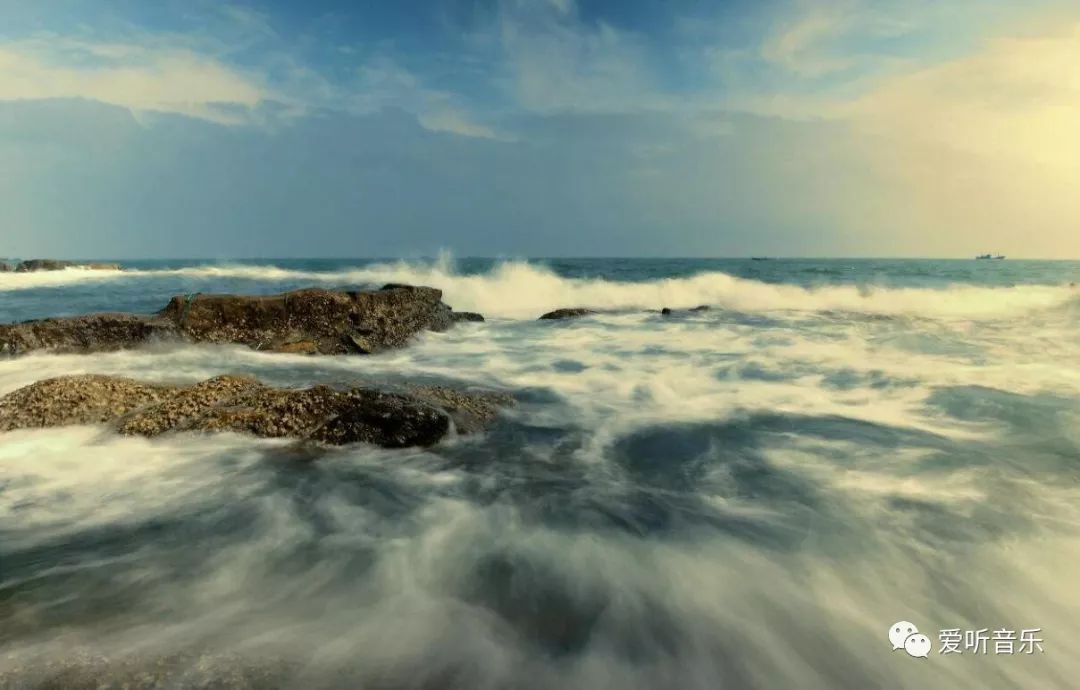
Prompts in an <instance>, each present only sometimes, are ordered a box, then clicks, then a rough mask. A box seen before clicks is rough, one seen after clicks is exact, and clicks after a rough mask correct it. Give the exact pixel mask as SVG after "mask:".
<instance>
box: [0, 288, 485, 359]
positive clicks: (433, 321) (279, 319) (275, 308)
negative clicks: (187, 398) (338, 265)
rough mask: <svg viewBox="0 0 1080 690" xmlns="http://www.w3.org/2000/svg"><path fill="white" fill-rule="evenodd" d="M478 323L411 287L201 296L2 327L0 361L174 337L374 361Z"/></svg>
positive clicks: (432, 293) (435, 294) (437, 296)
mask: <svg viewBox="0 0 1080 690" xmlns="http://www.w3.org/2000/svg"><path fill="white" fill-rule="evenodd" d="M477 317H479V318H480V319H483V317H481V316H480V315H479V314H475V315H473V314H468V313H465V314H462V315H460V316H459V315H455V314H454V312H453V311H452V310H451V309H450V307H448V306H446V305H445V304H443V302H442V292H441V291H439V290H436V289H434V288H429V287H412V286H408V285H401V286H398V285H394V286H387V287H384V288H383V289H381V290H366V291H349V292H347V291H337V290H324V289H320V288H311V289H307V290H297V291H295V292H287V293H284V294H280V295H265V296H247V295H201V294H198V295H187V296H177V297H174V298H172V300H170V302H169V304H168V305H167V306H166V307H165V309H163V310H162V311H161V312H159V313H158V314H156V315H153V316H139V315H134V314H91V315H88V316H77V317H69V318H58V319H43V320H40V321H27V322H23V323H17V324H9V325H0V354H5V353H6V354H23V353H26V352H31V351H34V350H42V349H49V350H55V351H60V352H94V351H102V350H117V349H123V348H128V347H135V346H138V345H140V344H142V343H145V342H147V341H148V340H151V339H155V338H169V337H171V338H180V339H185V340H189V341H193V342H206V343H237V344H243V345H247V346H248V347H251V348H254V349H257V350H266V351H271V352H289V353H304V354H315V353H319V354H347V353H363V354H370V353H374V352H379V351H381V350H385V349H389V348H395V347H401V346H403V345H405V344H406V343H407V342H408V341H409V339H410V338H412V337H413V336H414V335H416V334H417V333H419V332H421V331H424V330H432V331H443V330H446V329H448V328H450V327H451V326H453V324H454V323H455V322H456V321H458V320H475V318H477Z"/></svg>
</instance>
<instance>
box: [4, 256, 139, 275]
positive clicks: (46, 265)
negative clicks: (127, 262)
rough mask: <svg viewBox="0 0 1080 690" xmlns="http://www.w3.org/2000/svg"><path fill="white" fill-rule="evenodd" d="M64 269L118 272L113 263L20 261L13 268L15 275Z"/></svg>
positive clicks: (46, 260)
mask: <svg viewBox="0 0 1080 690" xmlns="http://www.w3.org/2000/svg"><path fill="white" fill-rule="evenodd" d="M66 268H82V269H89V270H96V271H119V270H120V264H113V263H93V262H92V263H77V262H74V261H59V260H57V259H29V260H27V261H21V262H19V264H18V265H17V266H15V272H16V273H32V272H35V271H62V270H64V269H66Z"/></svg>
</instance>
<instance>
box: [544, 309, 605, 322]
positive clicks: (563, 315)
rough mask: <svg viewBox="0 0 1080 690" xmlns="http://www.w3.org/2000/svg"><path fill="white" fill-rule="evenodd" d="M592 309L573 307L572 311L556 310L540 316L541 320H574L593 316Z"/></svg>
mask: <svg viewBox="0 0 1080 690" xmlns="http://www.w3.org/2000/svg"><path fill="white" fill-rule="evenodd" d="M595 313H596V312H595V311H593V310H592V309H585V308H584V307H575V308H572V309H556V310H555V311H549V312H548V313H546V314H544V315H543V316H541V317H540V318H541V319H574V318H577V317H579V316H588V315H589V314H595Z"/></svg>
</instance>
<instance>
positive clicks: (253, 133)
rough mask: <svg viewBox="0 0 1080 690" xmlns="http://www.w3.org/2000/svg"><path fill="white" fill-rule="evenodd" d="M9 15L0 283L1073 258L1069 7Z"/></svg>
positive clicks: (153, 8) (856, 4) (606, 0)
mask: <svg viewBox="0 0 1080 690" xmlns="http://www.w3.org/2000/svg"><path fill="white" fill-rule="evenodd" d="M1070 5H1072V6H1071V7H1070ZM0 18H2V21H0V255H5V254H6V255H10V256H30V255H55V256H75V257H118V258H124V257H137V256H163V257H164V256H190V257H230V256H244V257H258V256H267V257H270V256H371V255H377V256H387V255H402V256H415V255H431V254H434V253H435V252H437V251H438V250H440V249H449V250H451V251H453V252H455V253H456V254H458V255H503V256H524V255H533V256H536V255H542V256H556V255H564V256H565V255H642V256H665V255H666V256H673V255H674V256H694V255H713V256H721V255H729V256H740V255H757V254H776V255H818V256H822V255H863V256H887V255H908V256H968V255H971V254H973V253H981V252H983V251H997V252H1005V253H1008V254H1010V255H1027V256H1047V257H1054V256H1063V257H1068V256H1072V257H1078V256H1080V201H1078V200H1077V199H1076V198H1075V197H1077V196H1080V195H1077V194H1075V190H1076V189H1078V188H1080V160H1078V159H1080V156H1076V155H1075V152H1076V151H1078V150H1080V76H1078V75H1080V8H1077V7H1075V3H1065V2H1054V1H1051V0H1035V1H1033V2H1025V3H1018V2H1001V1H1000V0H942V1H930V0H907V1H905V2H901V1H898V0H822V1H811V0H787V1H770V0H764V1H759V2H751V1H746V0H740V1H737V2H704V1H702V0H673V1H671V2H640V1H637V0H630V1H624V2H617V1H615V0H506V1H501V0H449V1H447V2H421V1H420V0H404V1H402V2H394V3H390V2H379V3H375V2H371V3H356V2H346V1H345V0H314V1H309V2H289V1H286V0H273V1H269V0H265V1H263V2H246V3H221V2H209V1H204V0H194V1H192V0H188V1H186V2H180V1H175V2H174V1H171V0H162V1H160V2H144V1H141V0H100V1H99V2H95V3H93V4H91V3H86V2H76V1H74V0H42V1H40V2H36V3H26V2H22V1H21V0H0Z"/></svg>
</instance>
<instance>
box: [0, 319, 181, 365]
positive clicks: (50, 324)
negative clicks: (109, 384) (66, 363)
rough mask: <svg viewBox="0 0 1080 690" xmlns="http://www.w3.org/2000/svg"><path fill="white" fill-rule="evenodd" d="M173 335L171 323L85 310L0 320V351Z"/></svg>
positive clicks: (121, 344)
mask: <svg viewBox="0 0 1080 690" xmlns="http://www.w3.org/2000/svg"><path fill="white" fill-rule="evenodd" d="M176 335H177V331H176V327H175V325H174V324H173V323H171V322H169V321H166V320H164V319H158V318H152V317H146V316H138V315H135V314H88V315H86V316H72V317H66V318H59V319H42V320H39V321H24V322H23V323H14V324H0V355H4V354H9V355H20V354H25V353H27V352H33V351H35V350H52V351H55V352H102V351H108V350H120V349H123V348H127V347H133V346H135V345H139V344H142V343H145V342H147V341H149V340H151V339H153V338H155V337H174V336H176Z"/></svg>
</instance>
